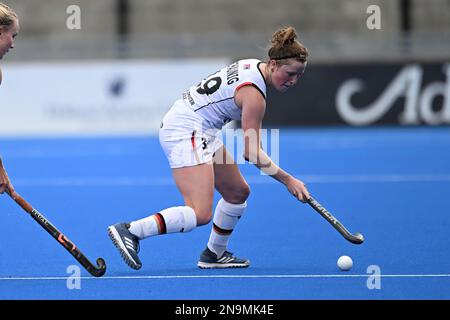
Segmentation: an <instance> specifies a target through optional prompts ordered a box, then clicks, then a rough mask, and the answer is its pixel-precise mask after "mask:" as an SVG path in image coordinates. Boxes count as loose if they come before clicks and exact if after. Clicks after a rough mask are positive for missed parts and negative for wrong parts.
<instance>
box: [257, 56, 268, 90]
mask: <svg viewBox="0 0 450 320" xmlns="http://www.w3.org/2000/svg"><path fill="white" fill-rule="evenodd" d="M261 63H263V62H262V61H260V62H258V64H257V65H256V69H258V71H259V73H260V74H261V77H262V78H263V80H264V83H265V85H266V87H267V82H266V78H264V75H263V73H262V71H261V70H260V69H259V65H260V64H261Z"/></svg>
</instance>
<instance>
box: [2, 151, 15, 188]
mask: <svg viewBox="0 0 450 320" xmlns="http://www.w3.org/2000/svg"><path fill="white" fill-rule="evenodd" d="M5 191H6V192H8V193H10V194H11V193H12V192H14V187H13V185H12V183H11V181H10V180H9V177H8V174H7V173H6V170H5V168H4V167H3V162H2V159H1V158H0V194H3V193H4V192H5Z"/></svg>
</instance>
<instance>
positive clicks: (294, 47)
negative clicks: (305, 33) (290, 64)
mask: <svg viewBox="0 0 450 320" xmlns="http://www.w3.org/2000/svg"><path fill="white" fill-rule="evenodd" d="M296 38H297V33H296V31H295V28H294V27H284V28H281V29H279V30H277V31H276V32H275V33H274V34H273V35H272V46H271V47H270V49H269V52H268V54H269V58H270V59H274V60H277V61H280V60H285V59H290V58H293V59H296V60H297V61H300V62H303V63H304V62H305V61H306V59H307V58H308V55H309V53H308V49H306V47H305V46H304V45H303V44H302V43H301V42H299V41H298V40H296ZM280 63H281V64H285V63H286V62H285V61H280Z"/></svg>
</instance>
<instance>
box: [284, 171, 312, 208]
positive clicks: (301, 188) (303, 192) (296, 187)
mask: <svg viewBox="0 0 450 320" xmlns="http://www.w3.org/2000/svg"><path fill="white" fill-rule="evenodd" d="M286 188H287V189H288V190H289V192H290V193H291V194H292V195H293V196H294V197H296V198H297V199H298V200H300V201H301V202H303V203H305V202H306V200H308V199H309V197H310V195H309V192H308V189H307V188H306V185H305V184H304V183H303V182H302V181H300V180H298V179H296V178H294V177H291V178H290V179H289V180H288V182H287V183H286Z"/></svg>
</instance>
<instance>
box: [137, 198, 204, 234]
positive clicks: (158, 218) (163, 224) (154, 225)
mask: <svg viewBox="0 0 450 320" xmlns="http://www.w3.org/2000/svg"><path fill="white" fill-rule="evenodd" d="M196 226H197V216H196V215H195V212H194V210H193V209H192V208H191V207H187V206H183V207H172V208H168V209H164V210H162V211H161V212H158V213H156V214H154V215H152V216H150V217H147V218H144V219H141V220H137V221H133V222H131V223H130V229H129V230H130V232H131V233H132V234H134V235H135V236H137V237H138V238H139V239H141V240H142V239H145V238H148V237H151V236H155V235H158V234H164V233H174V232H189V231H191V230H192V229H194V228H195V227H196Z"/></svg>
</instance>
